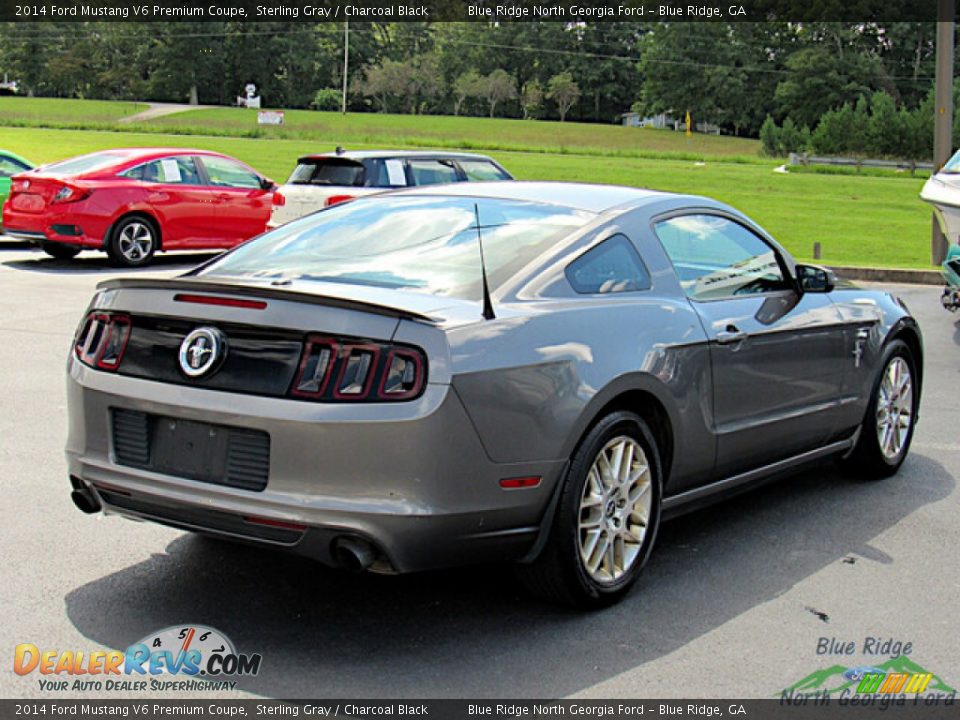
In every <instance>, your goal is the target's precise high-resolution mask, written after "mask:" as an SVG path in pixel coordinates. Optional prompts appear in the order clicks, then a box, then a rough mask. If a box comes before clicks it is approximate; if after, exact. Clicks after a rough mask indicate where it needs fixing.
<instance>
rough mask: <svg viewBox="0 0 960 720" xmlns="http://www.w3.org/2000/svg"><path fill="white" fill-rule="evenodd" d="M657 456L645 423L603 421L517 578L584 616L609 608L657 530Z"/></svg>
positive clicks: (577, 458) (574, 462)
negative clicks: (542, 543) (538, 547)
mask: <svg viewBox="0 0 960 720" xmlns="http://www.w3.org/2000/svg"><path fill="white" fill-rule="evenodd" d="M660 467H661V466H660V454H659V452H658V450H657V445H656V442H655V441H654V439H653V434H652V433H651V432H650V429H649V427H648V426H647V424H646V422H644V420H643V419H642V418H641V417H640V416H638V415H636V414H634V413H631V412H624V411H620V412H615V413H611V414H610V415H607V416H606V417H604V418H603V419H602V420H601V421H600V422H599V423H597V425H596V426H595V427H594V428H593V429H592V430H591V431H590V432H589V433H588V434H587V436H586V437H585V438H584V439H583V441H582V442H581V444H580V447H579V448H578V449H577V451H576V452H575V453H574V455H573V457H572V458H571V462H570V467H569V470H568V471H567V474H566V477H565V479H564V480H563V482H564V486H563V489H562V490H561V491H560V492H561V495H560V501H559V503H558V505H557V510H556V514H555V515H554V519H553V525H552V527H551V530H550V536H549V538H548V540H547V545H546V547H544V549H543V552H541V554H540V556H539V557H538V558H537V559H536V560H535V561H534V562H533V563H531V564H530V565H527V566H522V567H521V568H520V569H519V573H520V578H521V580H522V581H523V582H524V584H525V585H526V586H527V587H528V588H529V589H530V590H531V591H533V592H534V593H535V594H537V595H539V596H541V597H544V598H546V599H548V600H551V601H554V602H559V603H562V604H565V605H572V606H574V607H578V608H582V609H592V608H600V607H605V606H607V605H611V604H613V603H615V602H617V601H619V600H620V599H621V598H623V597H624V596H625V595H626V594H627V592H628V591H629V590H630V588H631V586H632V585H633V584H634V583H635V582H636V580H637V578H638V577H639V575H640V571H641V569H642V568H643V566H644V564H645V563H646V561H647V558H648V557H649V555H650V550H651V548H652V547H653V543H654V539H655V538H656V534H657V529H658V528H659V525H660V498H661V491H662V484H663V478H662V475H661V469H660Z"/></svg>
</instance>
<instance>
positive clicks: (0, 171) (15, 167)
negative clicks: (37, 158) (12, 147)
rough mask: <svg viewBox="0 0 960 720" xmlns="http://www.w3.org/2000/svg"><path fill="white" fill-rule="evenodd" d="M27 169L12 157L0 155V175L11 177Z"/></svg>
mask: <svg viewBox="0 0 960 720" xmlns="http://www.w3.org/2000/svg"><path fill="white" fill-rule="evenodd" d="M29 169H30V168H28V167H27V166H26V165H23V164H21V163H19V162H17V161H16V160H14V159H13V158H8V157H0V177H11V176H13V175H16V174H17V173H22V172H23V171H24V170H29Z"/></svg>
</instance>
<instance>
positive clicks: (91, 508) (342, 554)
mask: <svg viewBox="0 0 960 720" xmlns="http://www.w3.org/2000/svg"><path fill="white" fill-rule="evenodd" d="M70 484H71V485H72V486H73V490H72V491H71V492H70V499H71V500H73V504H74V505H76V506H77V509H78V510H80V511H81V512H83V513H86V514H87V515H93V514H94V513H98V512H100V511H101V510H103V505H102V504H101V502H100V499H99V498H98V497H97V496H96V494H95V493H94V492H93V490H91V489H90V486H89V485H87V484H86V483H85V482H83V480H81V479H80V478H78V477H75V476H73V475H71V476H70ZM332 554H333V561H334V564H335V565H336V566H337V567H339V568H343V569H344V570H349V571H350V572H363V571H364V570H367V569H369V568H370V566H371V565H373V564H374V563H375V562H376V561H377V556H378V555H379V553H378V552H377V549H376V548H375V547H374V546H373V545H372V544H370V543H369V542H367V541H366V540H364V539H362V538H359V537H355V536H352V535H341V536H340V537H338V538H336V539H335V540H334V541H333V544H332Z"/></svg>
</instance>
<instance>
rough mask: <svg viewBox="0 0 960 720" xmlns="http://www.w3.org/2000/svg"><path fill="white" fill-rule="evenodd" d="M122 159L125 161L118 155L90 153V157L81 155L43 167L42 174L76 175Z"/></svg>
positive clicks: (123, 156) (124, 157)
mask: <svg viewBox="0 0 960 720" xmlns="http://www.w3.org/2000/svg"><path fill="white" fill-rule="evenodd" d="M124 159H126V156H125V155H118V154H116V153H108V152H102V153H92V154H90V155H81V156H80V157H75V158H70V159H69V160H61V161H60V162H56V163H52V164H50V165H44V166H43V172H45V173H52V174H54V175H78V174H80V173H86V172H90V171H92V170H99V169H100V168H104V167H107V166H109V165H113V164H114V163H118V162H120V161H121V160H124Z"/></svg>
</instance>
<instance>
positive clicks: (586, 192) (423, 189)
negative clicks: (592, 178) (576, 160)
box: [390, 180, 683, 213]
mask: <svg viewBox="0 0 960 720" xmlns="http://www.w3.org/2000/svg"><path fill="white" fill-rule="evenodd" d="M390 194H391V195H432V196H441V197H443V196H448V197H477V198H497V199H503V200H525V201H528V202H538V203H545V204H548V205H562V206H564V207H569V208H573V209H575V210H586V211H588V212H594V213H602V212H604V211H606V210H609V209H610V208H614V207H618V206H620V205H640V204H644V203H648V202H655V201H658V200H664V199H668V198H679V197H683V196H681V195H675V194H674V193H666V192H660V191H658V190H646V189H643V188H634V187H625V186H623V185H600V184H588V183H570V182H524V181H516V180H511V181H496V182H467V183H455V184H449V185H423V186H420V187H416V188H409V189H403V190H396V191H394V192H392V193H390Z"/></svg>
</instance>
